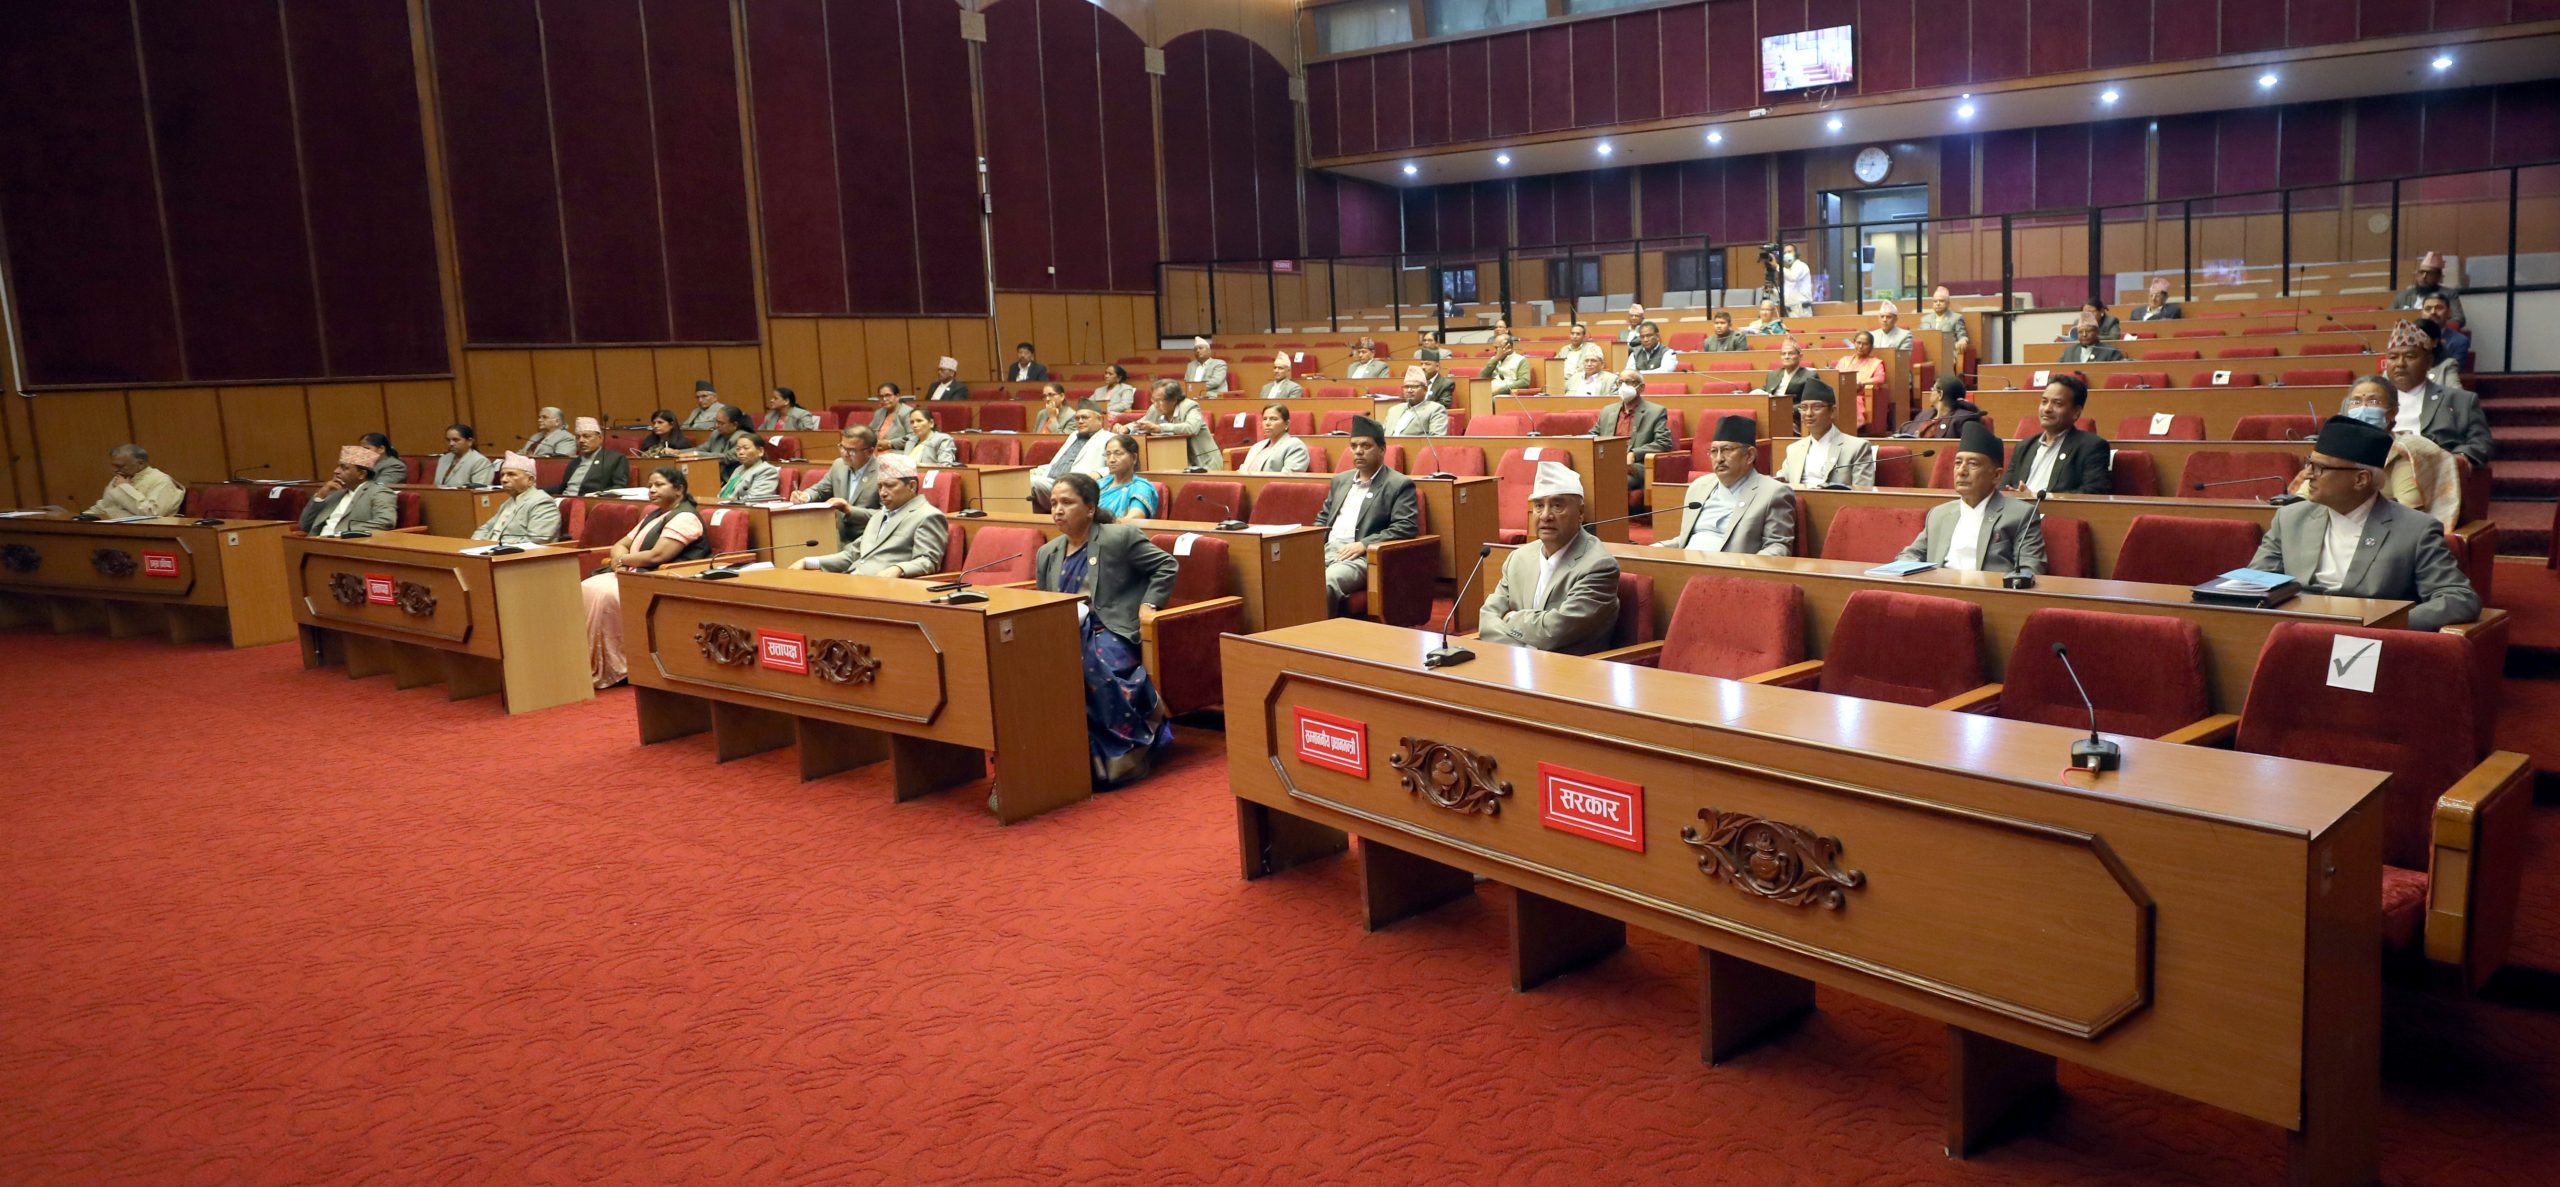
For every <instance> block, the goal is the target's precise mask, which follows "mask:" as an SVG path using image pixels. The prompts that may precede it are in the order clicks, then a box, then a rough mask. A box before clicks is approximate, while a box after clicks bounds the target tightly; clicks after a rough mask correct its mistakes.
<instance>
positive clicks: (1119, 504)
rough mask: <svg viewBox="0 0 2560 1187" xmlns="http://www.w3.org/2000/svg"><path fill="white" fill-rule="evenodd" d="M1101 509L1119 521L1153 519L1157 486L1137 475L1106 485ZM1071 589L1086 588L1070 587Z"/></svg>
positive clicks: (1103, 489) (1103, 488) (1079, 587)
mask: <svg viewBox="0 0 2560 1187" xmlns="http://www.w3.org/2000/svg"><path fill="white" fill-rule="evenodd" d="M1101 507H1102V509H1103V510H1105V511H1108V512H1110V513H1111V514H1112V515H1113V516H1114V517H1115V518H1119V519H1128V518H1130V517H1132V516H1135V517H1137V518H1140V519H1147V518H1152V517H1153V516H1154V515H1155V513H1156V484H1155V483H1152V482H1149V481H1147V480H1146V479H1144V478H1140V477H1138V476H1137V475H1135V474H1131V475H1130V476H1129V480H1128V481H1127V482H1123V483H1120V484H1118V485H1116V486H1115V485H1112V484H1110V483H1105V484H1103V487H1102V501H1101ZM1069 588H1071V589H1082V588H1084V587H1083V586H1080V585H1070V586H1069Z"/></svg>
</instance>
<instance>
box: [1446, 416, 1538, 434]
mask: <svg viewBox="0 0 2560 1187" xmlns="http://www.w3.org/2000/svg"><path fill="white" fill-rule="evenodd" d="M1452 431H1453V432H1454V431H1455V430H1454V429H1453V430H1452ZM1528 434H1529V418H1528V417H1525V416H1522V415H1520V414H1519V413H1516V412H1495V413H1488V414H1486V415H1483V416H1478V417H1473V418H1470V419H1469V420H1468V421H1467V431H1466V432H1465V433H1463V434H1459V435H1461V436H1467V437H1525V436H1527V435H1528Z"/></svg>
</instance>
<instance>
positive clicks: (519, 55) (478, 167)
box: [427, 0, 574, 343]
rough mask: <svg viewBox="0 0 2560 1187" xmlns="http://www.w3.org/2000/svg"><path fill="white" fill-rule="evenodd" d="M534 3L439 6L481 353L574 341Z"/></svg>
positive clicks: (450, 182)
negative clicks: (487, 347) (491, 347)
mask: <svg viewBox="0 0 2560 1187" xmlns="http://www.w3.org/2000/svg"><path fill="white" fill-rule="evenodd" d="M537 9H538V5H537V4H536V2H535V0H468V2H463V0H436V2H434V3H431V4H430V5H429V6H428V9H427V13H428V17H429V19H430V22H431V24H432V25H433V31H434V36H435V42H434V44H435V73H436V82H437V106H438V108H439V116H438V121H439V126H440V127H441V128H442V129H443V132H444V152H445V188H446V190H447V193H448V200H449V202H450V205H451V207H452V210H453V234H454V249H455V254H456V255H457V256H458V262H459V266H460V271H461V274H462V287H463V302H462V305H463V332H464V336H465V338H466V339H467V340H468V341H471V342H475V343H510V342H567V341H571V340H572V334H573V332H574V331H573V330H572V328H571V325H570V321H569V273H568V264H567V261H566V259H565V258H564V257H563V255H562V249H561V231H560V203H559V196H558V191H557V189H556V184H557V179H556V178H555V177H554V175H553V169H552V157H551V125H550V120H549V119H548V118H547V117H546V116H545V115H544V114H543V110H544V106H545V103H546V99H547V97H546V95H545V91H544V85H543V78H542V73H541V71H540V70H539V69H538V68H537V67H538V64H539V63H540V62H541V60H542V32H541V18H540V16H539V15H538V11H537Z"/></svg>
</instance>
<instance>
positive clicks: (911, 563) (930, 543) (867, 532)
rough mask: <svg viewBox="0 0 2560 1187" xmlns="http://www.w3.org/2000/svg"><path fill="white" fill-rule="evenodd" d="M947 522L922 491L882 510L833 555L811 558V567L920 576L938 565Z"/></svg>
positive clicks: (948, 539)
mask: <svg viewBox="0 0 2560 1187" xmlns="http://www.w3.org/2000/svg"><path fill="white" fill-rule="evenodd" d="M950 543H951V524H950V523H949V522H948V521H946V520H944V519H943V518H942V512H941V511H939V510H937V509H935V507H934V505H933V504H931V503H928V502H926V501H925V499H924V496H923V495H917V496H916V497H914V498H911V499H908V500H907V501H906V503H905V504H904V505H902V506H900V507H899V508H898V509H897V510H895V511H882V512H881V513H880V514H879V515H876V516H874V517H872V520H871V522H870V524H868V525H866V526H865V527H864V528H863V529H862V534H861V535H860V536H856V537H854V540H853V542H852V543H850V544H847V545H845V546H844V548H843V549H842V550H840V551H838V552H837V553H836V554H835V555H833V556H822V557H815V558H812V559H811V560H810V561H809V562H808V564H809V567H810V568H813V569H824V570H826V571H827V572H830V573H853V574H856V575H859V576H863V577H922V576H924V575H925V574H927V573H931V572H933V571H934V570H936V569H939V568H941V567H942V552H943V549H944V548H945V547H947V546H949V544H950Z"/></svg>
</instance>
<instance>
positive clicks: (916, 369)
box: [906, 306, 1037, 384]
mask: <svg viewBox="0 0 2560 1187" xmlns="http://www.w3.org/2000/svg"><path fill="white" fill-rule="evenodd" d="M1034 307H1035V308H1036V307H1037V306H1034ZM953 320H954V319H952V318H947V317H911V318H908V319H907V320H906V325H907V374H909V375H913V376H915V377H916V382H917V383H918V384H923V383H924V382H925V381H927V380H929V379H931V378H932V377H933V375H934V372H935V370H936V367H935V364H936V363H938V362H939V361H940V360H941V358H942V356H944V355H950V356H951V360H952V361H953V362H956V363H958V364H960V378H961V380H962V381H964V382H965V381H967V380H971V379H984V378H989V377H991V376H993V375H994V374H995V373H996V369H995V366H994V365H993V364H992V363H989V364H987V365H984V366H979V367H971V366H970V365H969V360H967V359H964V358H961V357H960V353H959V352H958V351H955V350H953V349H951V338H952V329H953V325H952V323H953Z"/></svg>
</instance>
